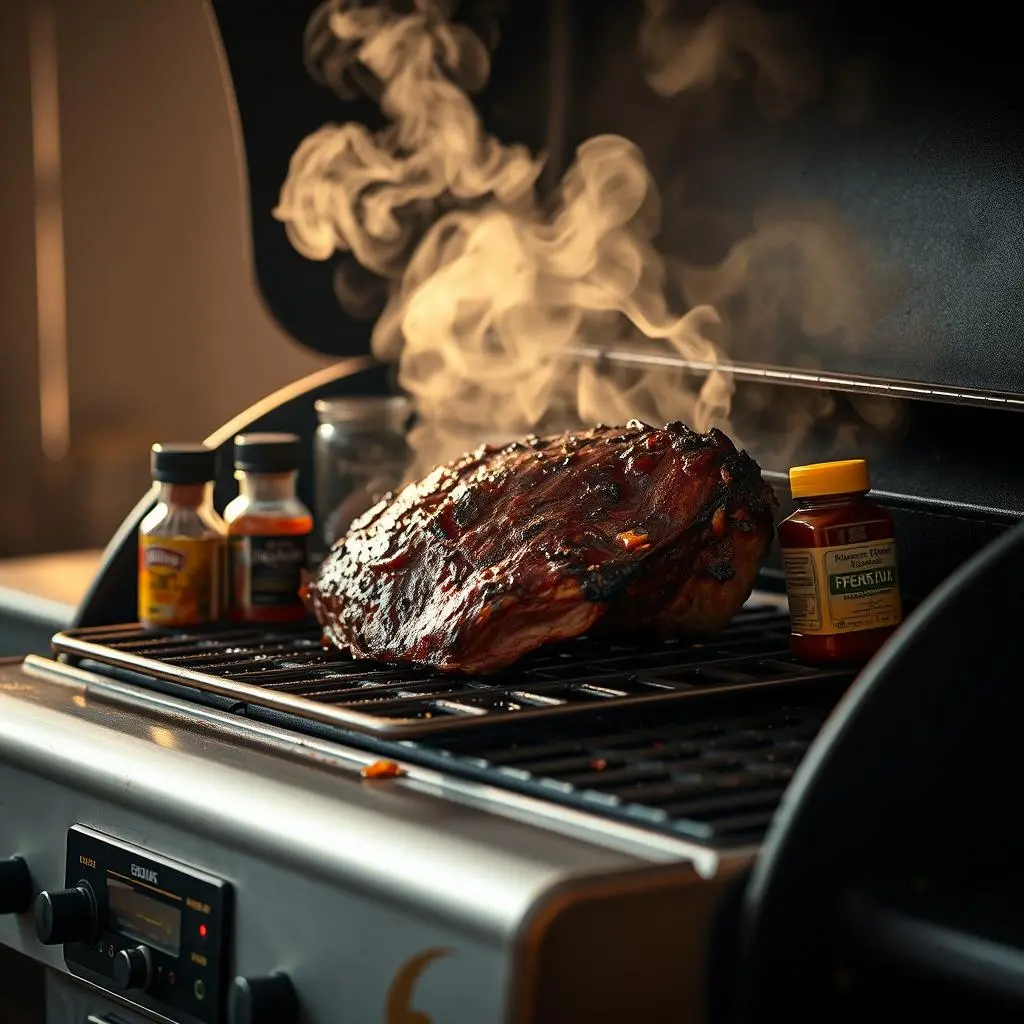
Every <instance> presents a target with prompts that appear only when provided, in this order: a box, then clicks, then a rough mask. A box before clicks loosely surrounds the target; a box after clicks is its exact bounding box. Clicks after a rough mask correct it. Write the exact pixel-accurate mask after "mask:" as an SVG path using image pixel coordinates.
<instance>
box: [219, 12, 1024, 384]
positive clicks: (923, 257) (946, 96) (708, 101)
mask: <svg viewBox="0 0 1024 1024" xmlns="http://www.w3.org/2000/svg"><path fill="white" fill-rule="evenodd" d="M317 6H318V5H317V4H316V3H314V2H312V0H300V2H297V3H290V4H252V3H250V2H248V0H211V9H212V11H213V14H214V20H215V22H216V26H217V28H218V29H219V35H220V39H221V41H222V43H223V48H224V52H225V55H226V60H227V68H228V74H227V75H226V77H227V78H228V81H227V82H226V84H227V86H228V88H231V89H233V92H234V97H235V99H236V101H237V109H238V112H239V117H240V122H241V134H242V138H243V140H244V161H245V167H246V170H247V172H248V184H249V200H250V207H251V226H252V233H253V258H254V262H255V271H256V277H257V280H258V283H259V286H260V288H261V290H262V292H263V295H264V297H265V299H266V301H267V303H268V305H269V307H270V309H271V311H272V312H273V313H274V315H275V316H276V317H277V318H278V320H279V321H280V322H281V324H282V325H283V326H284V328H285V329H286V330H287V331H288V332H289V333H290V334H291V335H292V336H293V337H295V338H296V340H298V341H299V342H301V343H302V344H303V345H306V346H308V347H311V348H313V349H316V350H318V351H321V352H325V353H331V354H346V355H348V354H359V353H364V352H366V351H367V350H368V345H369V331H370V326H369V324H368V323H357V322H356V321H355V320H353V319H351V318H350V317H348V316H347V315H346V314H345V313H343V312H342V310H341V307H340V306H339V304H338V302H337V300H336V298H335V292H334V284H333V277H334V273H335V271H336V269H337V267H338V266H339V265H340V264H341V263H342V262H344V261H343V259H342V258H341V257H338V256H335V257H334V258H332V259H330V260H327V261H325V262H318V261H313V260H308V259H305V258H304V257H302V256H300V255H299V254H298V253H297V252H296V251H295V250H294V249H293V247H292V246H291V244H290V243H289V241H288V239H287V238H286V235H285V231H284V228H283V226H282V225H281V224H280V223H278V222H277V221H275V220H274V219H273V217H272V216H271V210H272V209H273V208H274V206H275V205H276V203H277V201H278V198H279V193H280V188H281V185H282V183H283V182H284V180H285V177H286V174H287V169H288V164H289V160H290V158H291V155H292V153H293V152H294V151H295V149H296V147H297V146H298V144H299V143H300V142H301V140H302V139H303V138H304V137H305V136H306V135H308V134H309V133H310V132H312V131H314V130H316V129H318V128H320V127H321V126H322V125H324V124H327V123H332V122H333V123H342V122H345V121H355V122H358V123H361V124H365V125H367V126H368V127H370V128H371V129H376V128H379V127H381V126H382V125H383V124H385V123H386V122H385V119H384V118H383V116H382V114H381V112H380V109H379V107H378V105H377V104H376V103H375V102H372V101H370V100H369V99H365V98H362V99H358V100H342V99H340V98H339V97H338V96H336V95H335V94H334V93H332V92H331V91H330V89H328V88H327V87H325V86H324V85H322V84H319V83H317V82H315V81H314V80H313V78H312V77H311V75H310V73H309V71H308V70H307V67H306V65H305V63H304V59H303V38H304V32H305V28H306V25H307V23H308V21H309V18H310V15H311V14H312V13H313V11H314V10H315V9H316V8H317ZM755 6H761V7H763V8H765V9H767V6H768V5H766V4H764V3H763V2H762V3H761V4H760V5H755ZM556 7H564V8H565V9H566V11H567V12H568V13H567V17H568V22H567V24H568V28H566V22H564V21H563V22H557V19H555V20H554V21H553V20H552V18H551V17H550V13H551V11H552V10H553V9H554V8H556ZM700 7H701V5H695V4H692V3H688V2H684V3H681V4H679V5H678V8H679V11H680V12H681V14H683V15H686V14H689V16H690V17H691V18H693V19H694V20H696V19H698V18H700V17H702V16H703V15H702V13H701V12H700ZM771 7H772V8H773V10H774V12H775V13H774V14H773V18H775V19H776V20H774V21H772V22H771V23H770V26H771V31H770V32H769V33H768V35H769V36H770V38H771V40H772V43H771V45H773V46H774V45H775V43H776V42H779V44H780V45H781V44H782V42H783V41H784V40H785V38H786V30H787V23H786V22H784V21H782V20H780V19H781V18H782V17H791V18H793V19H795V21H796V23H797V24H799V25H800V26H801V28H802V31H804V32H805V33H806V34H807V37H808V43H807V45H806V46H805V47H802V48H801V50H800V51H796V50H792V49H791V50H790V51H788V52H792V53H794V54H795V56H791V57H789V58H787V60H786V61H785V62H783V64H782V70H783V71H784V72H785V74H784V75H783V78H785V79H786V80H787V81H791V82H792V83H796V84H794V85H793V89H794V95H798V94H801V90H802V92H803V94H805V95H806V96H807V97H809V98H808V99H807V100H806V101H805V102H803V103H802V104H800V103H796V106H797V108H798V109H796V111H795V112H794V113H788V112H787V111H786V110H784V109H782V110H779V111H776V113H775V114H774V115H772V116H771V117H769V118H766V117H765V116H764V115H762V114H761V113H760V112H759V111H758V110H757V102H758V92H757V90H758V89H761V90H762V91H764V90H765V89H767V90H768V91H769V92H770V91H771V87H772V82H771V75H770V74H768V72H769V71H770V70H772V69H771V68H770V67H769V65H768V64H767V63H766V64H765V74H763V75H762V76H761V79H760V80H756V77H753V76H752V77H748V78H744V77H743V76H742V75H741V76H740V77H739V78H737V79H736V80H735V81H731V80H730V76H729V75H724V74H723V75H722V76H721V77H720V79H719V81H718V82H717V83H716V84H714V85H712V86H707V87H705V88H703V89H700V90H695V91H692V92H689V93H685V94H683V95H681V96H679V97H677V98H675V99H665V98H664V97H660V96H658V95H657V94H656V93H655V92H654V91H653V90H652V89H651V88H650V87H649V86H648V85H647V84H646V83H645V82H644V79H643V65H642V64H641V61H640V60H639V58H638V56H637V53H638V44H637V40H638V30H639V19H640V17H641V15H642V10H643V5H640V4H637V5H625V4H618V3H616V2H614V0H563V2H562V3H561V4H551V3H549V2H548V0H523V2H521V3H516V4H514V5H513V4H501V3H497V4H496V3H495V2H494V0H463V2H462V3H460V4H458V5H456V8H457V11H456V16H457V17H458V18H459V19H461V20H464V21H467V22H469V23H470V24H471V25H473V26H474V27H476V28H477V30H478V32H479V33H481V34H482V35H483V37H484V38H492V37H493V38H497V39H498V43H497V48H496V49H495V50H494V51H493V54H492V69H491V76H490V79H489V82H488V85H487V86H486V87H485V89H484V90H483V91H482V92H481V93H480V94H479V95H477V96H475V97H474V98H475V100H476V102H477V106H478V108H479V109H480V110H481V111H482V113H483V115H484V118H485V124H486V127H487V128H488V130H490V131H493V132H494V133H495V134H496V135H497V136H498V137H499V138H500V139H501V140H502V141H503V142H506V143H513V142H522V143H524V144H526V145H527V146H529V147H530V148H531V150H532V151H534V152H539V151H541V150H542V149H544V148H548V149H551V150H552V151H553V156H552V160H553V162H554V166H552V168H551V179H550V180H554V178H556V177H557V176H558V175H559V174H560V173H561V171H562V170H564V166H565V163H566V162H567V159H568V158H569V157H571V154H572V152H573V151H574V149H575V147H576V146H577V145H579V143H580V142H582V141H583V140H584V139H586V138H589V137H592V136H594V135H597V134H600V133H602V132H615V133H620V134H622V135H625V136H626V137H627V138H631V139H633V140H634V141H635V142H637V143H638V144H639V145H640V147H641V148H642V149H643V151H644V153H645V156H646V158H647V161H648V163H649V165H650V166H651V168H652V171H653V172H654V174H655V177H656V179H657V180H658V183H659V186H660V189H661V192H662V196H663V197H665V196H670V197H672V201H671V203H666V204H665V205H666V208H667V209H668V210H669V212H670V213H671V214H672V216H666V217H665V218H664V222H665V223H664V229H663V231H662V232H661V235H660V236H659V238H658V244H659V247H661V248H662V249H663V250H667V251H670V252H673V253H677V254H680V255H681V256H682V257H683V258H684V259H686V260H687V261H693V262H697V263H717V262H718V261H719V260H721V259H722V257H723V256H724V254H725V253H726V252H727V251H728V248H729V246H730V245H732V244H733V243H734V242H735V241H737V240H738V239H740V238H744V237H748V236H749V235H750V234H751V232H752V231H753V230H755V229H756V228H757V226H758V224H759V223H760V224H761V225H764V223H765V222H766V218H767V219H768V221H770V220H771V218H772V217H778V218H781V219H780V220H779V223H780V224H781V225H782V228H781V229H780V230H783V231H789V232H790V234H791V240H792V242H793V246H799V245H800V244H801V243H800V238H799V230H800V228H801V225H803V226H805V227H806V225H807V224H808V223H811V224H817V225H818V226H819V227H821V229H822V232H824V233H821V234H820V239H819V241H820V244H821V249H820V255H822V256H824V257H826V258H831V257H832V255H834V253H835V251H836V249H837V247H839V246H840V245H843V244H846V243H847V242H848V243H850V245H851V246H852V248H853V249H860V250H863V252H864V253H865V254H866V256H865V258H866V259H867V261H868V263H869V264H870V267H871V269H872V271H878V272H879V273H880V274H881V277H880V278H879V281H880V282H881V283H880V284H879V287H877V288H874V287H872V288H870V289H868V290H867V291H865V293H864V308H859V307H858V305H857V304H856V303H853V304H852V306H851V309H850V310H849V314H850V316H855V315H858V314H863V316H864V317H865V318H866V321H865V323H864V324H862V325H861V327H860V328H858V329H857V330H856V331H854V333H856V334H857V338H856V339H855V340H850V338H849V337H848V335H849V334H850V330H849V329H851V328H852V325H851V324H850V323H844V322H842V320H843V318H842V317H840V318H839V321H837V322H836V323H835V324H834V325H833V326H834V329H833V330H831V331H825V330H824V329H821V330H816V336H815V337H814V338H813V339H812V340H813V344H807V343H806V334H807V332H806V331H804V330H803V327H806V326H807V324H806V323H804V324H803V326H801V323H800V322H799V321H800V319H801V318H803V319H804V320H806V319H807V318H812V319H813V317H814V315H815V311H814V309H813V308H812V306H811V305H807V306H805V307H804V308H803V309H802V310H801V309H793V310H791V314H792V315H791V316H789V317H783V318H780V319H779V321H778V325H777V327H778V329H777V330H776V331H774V332H772V334H771V336H770V337H768V338H765V337H758V338H756V339H755V338H753V337H752V336H751V340H750V342H749V345H748V346H747V348H750V350H747V348H745V347H744V342H743V341H742V340H738V341H737V342H736V343H735V345H737V346H738V350H736V351H732V352H730V353H729V355H730V357H731V358H733V359H735V360H737V361H739V362H741V363H744V364H747V363H758V364H774V365H776V366H778V367H781V368H784V369H785V368H788V369H798V370H799V369H802V370H808V369H809V370H815V371H827V372H831V373H837V374H852V375H854V376H857V375H865V376H869V377H871V378H873V379H885V380H890V381H893V382H900V381H904V382H910V383H913V384H917V385H922V384H923V385H926V386H937V387H941V388H945V389H946V390H952V391H953V392H956V391H957V389H980V390H982V391H990V392H994V393H1003V394H1016V395H1022V394H1024V360H1022V359H1021V358H1020V355H1019V351H1020V350H1019V339H1020V336H1021V329H1022V316H1021V304H1020V299H1019V289H1018V285H1019V281H1020V280H1021V278H1022V277H1024V215H1022V214H1024V179H1022V177H1021V175H1020V174H1019V168H1020V167H1021V166H1022V164H1024V139H1022V133H1021V130H1020V117H1019V114H1018V113H1017V112H1016V109H1015V108H1016V106H1017V104H1016V97H1017V94H1018V91H1019V90H1018V86H1017V83H1016V82H1015V80H1014V78H1015V70H1014V69H1015V67H1016V55H1015V53H1014V52H1013V50H1012V47H1013V46H1014V45H1015V38H1016V33H1015V31H1013V30H1014V28H1015V24H1014V22H1013V21H1012V20H1011V19H1012V17H1013V16H1012V13H1011V10H1012V8H1011V7H1010V6H1007V5H1005V4H998V3H996V2H995V0H982V3H981V6H980V8H979V7H978V6H975V7H972V9H971V14H970V16H969V17H965V16H964V13H963V11H962V10H960V9H959V8H955V7H949V8H936V9H935V10H931V11H929V14H928V16H927V18H923V19H912V18H904V19H900V18H894V17H893V16H892V11H891V7H890V6H888V5H885V4H883V3H881V2H880V0H868V2H865V0H842V2H839V3H836V4H829V5H820V4H817V5H814V4H808V3H804V2H797V0H788V2H783V3H781V4H778V3H776V4H772V5H771ZM495 11H496V12H497V18H498V20H497V24H498V25H499V26H500V33H499V34H498V36H495V35H494V33H492V32H490V31H489V30H488V27H487V26H488V25H489V24H491V16H492V15H493V13H494V12H495ZM557 24H561V25H562V28H561V31H560V32H559V31H558V29H557V28H556V27H555V26H556V25H557ZM725 27H726V28H728V23H725ZM723 35H724V36H725V38H727V39H728V38H733V42H734V49H735V52H734V53H732V58H733V60H732V67H733V70H735V68H736V67H738V66H740V65H741V64H742V62H743V61H742V60H741V58H742V59H746V60H748V62H750V63H753V64H756V63H757V56H758V54H757V52H756V47H750V46H749V44H744V43H743V42H742V40H743V39H745V38H748V37H749V33H747V34H745V33H744V32H741V31H738V30H737V31H736V32H734V33H730V32H728V31H723ZM744 46H747V48H748V49H750V50H751V52H750V53H748V52H746V50H745V49H744ZM787 46H788V44H787ZM583 55H585V56H586V59H582V57H583ZM805 58H807V59H806V60H805ZM814 62H817V71H818V74H817V75H816V76H815V75H813V74H812V70H813V65H814ZM804 64H806V65H807V67H806V68H804V69H803V70H801V69H802V68H803V65H804ZM774 70H775V71H776V72H778V71H779V68H775V69H774ZM804 71H806V75H805V79H806V81H805V82H804V84H799V83H800V82H801V79H800V75H801V74H804ZM798 85H799V88H798V87H797V86H798ZM549 91H551V94H552V95H554V92H555V91H557V93H558V96H559V103H558V104H554V105H553V104H552V103H551V102H549V101H548V94H549ZM762 98H763V97H762ZM794 102H795V101H794ZM554 106H558V107H560V108H562V107H564V112H565V116H564V123H562V124H557V123H555V122H554V121H552V120H551V118H553V117H554V116H555V115H553V114H551V110H552V109H553V107H554ZM680 172H682V174H683V175H684V176H685V190H684V191H682V192H680V191H679V189H678V188H677V187H676V185H678V176H679V174H680ZM824 207H828V208H829V209H831V210H833V211H834V212H835V213H836V214H837V215H838V216H839V217H840V218H841V219H842V221H843V222H844V223H845V225H846V226H847V228H848V230H847V229H846V228H844V229H843V230H842V231H840V232H839V233H838V234H836V235H835V236H831V235H829V234H828V230H829V223H830V222H829V221H828V219H827V218H825V219H816V218H817V216H818V213H820V211H821V209H823V208H824ZM787 209H788V210H789V211H790V212H791V213H786V212H785V211H786V210H787ZM772 210H774V211H775V212H774V213H772V212H771V211H772ZM815 211H818V213H816V212H815ZM815 244H818V243H815ZM793 246H791V247H790V248H789V249H788V250H787V248H786V246H785V245H779V246H777V247H776V248H774V249H772V250H771V251H770V253H768V255H767V256H765V257H763V258H767V259H770V260H771V261H772V263H773V265H776V266H777V267H778V268H779V270H780V273H781V274H782V275H783V276H785V275H787V274H788V275H791V277H793V278H794V279H795V278H799V277H800V275H806V274H808V273H811V272H813V270H814V269H815V266H814V264H815V261H814V260H808V259H805V260H804V261H803V262H798V263H796V264H793V263H787V260H788V259H789V258H790V256H792V253H793ZM835 266H836V267H837V268H839V272H838V273H837V274H836V275H835V278H834V279H833V280H831V281H830V282H825V281H824V278H820V277H819V278H816V279H815V281H814V284H815V285H816V286H822V285H823V284H826V283H827V284H828V288H825V289H824V290H823V291H822V292H821V296H820V303H821V308H819V309H818V310H817V313H818V315H820V316H823V317H824V318H825V319H826V320H827V319H828V317H829V315H830V314H829V308H828V307H829V306H830V305H831V306H832V307H833V310H832V311H833V312H834V311H835V307H836V306H837V305H838V302H837V300H836V298H835V296H837V295H838V294H839V293H840V292H842V293H843V294H844V295H847V296H849V295H850V294H853V293H852V292H851V291H850V288H851V286H852V285H851V280H852V277H854V276H856V273H858V272H859V271H860V269H862V265H861V264H859V263H848V264H847V263H842V262H839V263H836V264H835ZM844 268H845V269H846V270H848V271H849V273H848V274H846V275H845V276H844V274H843V269H844ZM768 283H769V284H770V283H771V282H768ZM776 283H777V282H776ZM806 284H807V282H806V281H803V282H801V286H802V287H804V286H806ZM829 289H830V290H831V293H832V294H831V296H830V295H829ZM734 298H735V296H734ZM729 301H731V300H730V299H729V297H728V296H725V297H724V298H723V303H724V304H725V305H728V303H729ZM781 301H785V299H784V297H783V299H782V300H781ZM844 301H848V299H846V300H844ZM733 312H735V310H734V311H733ZM750 346H754V347H752V348H751V347H750Z"/></svg>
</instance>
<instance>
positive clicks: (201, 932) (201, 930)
mask: <svg viewBox="0 0 1024 1024" xmlns="http://www.w3.org/2000/svg"><path fill="white" fill-rule="evenodd" d="M199 937H200V938H201V939H205V938H206V925H205V924H201V925H200V926H199Z"/></svg>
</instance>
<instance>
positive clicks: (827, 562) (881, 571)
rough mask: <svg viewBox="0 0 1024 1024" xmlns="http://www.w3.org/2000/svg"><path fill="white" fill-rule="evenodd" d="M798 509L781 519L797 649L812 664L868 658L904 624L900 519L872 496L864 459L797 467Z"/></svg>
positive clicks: (793, 477) (793, 473)
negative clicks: (897, 521)
mask: <svg viewBox="0 0 1024 1024" xmlns="http://www.w3.org/2000/svg"><path fill="white" fill-rule="evenodd" d="M789 482H790V489H791V491H792V494H793V499H794V502H795V504H796V511H795V512H794V513H793V514H792V515H791V516H789V517H788V518H787V519H784V520H783V521H782V522H781V523H780V524H779V545H780V547H781V548H782V561H783V567H784V569H785V573H786V592H787V594H788V596H789V613H790V622H791V634H790V648H791V650H792V652H793V654H794V656H795V657H797V658H799V659H800V660H801V661H809V662H818V663H821V662H851V663H852V662H856V663H863V662H866V661H867V660H868V659H869V658H870V657H871V656H872V655H873V654H874V653H875V652H876V651H877V650H878V649H879V647H881V646H882V644H883V643H885V641H886V640H887V639H888V638H889V637H890V636H891V635H892V633H893V631H894V630H895V629H896V627H897V626H898V625H899V624H900V622H901V621H902V607H901V601H900V589H899V573H898V570H897V564H896V543H895V534H894V530H893V522H892V516H891V515H890V514H889V513H888V511H886V510H885V509H884V508H882V507H881V506H879V505H876V504H875V503H874V502H872V501H870V500H869V499H868V497H867V494H868V491H869V490H870V489H871V480H870V477H869V474H868V467H867V463H866V462H864V460H863V459H850V460H847V461H844V462H824V463H818V464H816V465H812V466H794V467H793V468H792V469H791V470H790V471H789Z"/></svg>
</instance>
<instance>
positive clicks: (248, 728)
mask: <svg viewBox="0 0 1024 1024" xmlns="http://www.w3.org/2000/svg"><path fill="white" fill-rule="evenodd" d="M25 671H26V673H27V674H29V675H31V676H37V677H44V678H47V679H54V680H57V681H59V682H61V683H63V684H65V685H67V684H70V685H73V686H84V687H85V688H86V690H87V692H88V693H90V694H95V695H97V696H100V697H102V699H104V700H107V701H109V702H110V703H111V704H116V705H118V706H121V707H126V708H133V709H137V710H141V711H145V712H149V713H154V712H156V713H158V714H159V715H160V716H161V717H162V718H165V719H167V720H169V721H173V722H175V723H177V724H180V725H184V726H189V725H191V726H195V725H196V724H198V723H202V724H203V725H208V726H210V727H211V728H216V729H217V731H218V733H220V734H222V735H223V736H224V737H226V738H231V739H235V740H239V741H241V742H244V743H246V744H248V745H251V746H253V747H254V748H260V749H263V750H265V751H267V752H268V753H274V754H277V755H283V756H286V757H290V758H294V759H298V760H301V761H303V762H305V763H312V764H314V765H315V766H316V767H318V768H324V769H333V770H338V771H344V770H347V771H359V770H360V769H362V768H363V767H365V766H366V765H368V764H372V763H373V762H374V761H376V760H378V756H377V755H376V754H373V753H370V752H369V751H365V750H357V749H355V748H352V747H344V746H341V745H340V744H337V743H331V742H329V741H327V740H320V739H317V738H315V737H310V736H302V735H297V734H295V733H293V732H289V731H288V730H286V729H281V728H278V727H277V726H273V725H267V724H265V723H263V722H254V721H252V720H251V719H245V718H238V717H237V716H234V715H230V714H228V713H226V712H223V711H217V710H215V709H212V708H204V707H197V706H196V705H194V704H190V703H189V702H187V701H183V700H180V699H178V698H176V697H170V696H166V695H164V694H159V693H155V692H153V691H148V690H140V689H139V688H138V687H133V686H131V685H129V684H127V683H120V682H117V681H116V680H111V679H107V678H105V677H103V676H100V675H97V674H95V673H91V672H87V671H83V670H82V669H78V668H74V667H72V666H69V665H65V664H62V663H60V662H54V661H48V660H47V659H45V658H39V657H38V656H35V655H30V656H29V657H28V658H27V659H26V662H25ZM403 768H404V770H405V774H404V775H403V776H402V777H401V778H398V779H395V780H393V782H392V784H393V785H395V786H398V787H405V788H408V789H411V790H413V791H416V792H421V793H428V794H430V795H432V796H439V797H442V798H443V799H445V800H450V801H453V802H455V803H458V804H461V805H462V806H465V807H471V808H474V809H477V810H483V811H487V812H488V813H491V814H498V815H500V816H502V817H505V818H508V819H510V820H514V821H519V822H522V823H524V824H529V825H537V826H540V827H543V828H545V829H549V830H552V831H555V832H559V833H561V834H562V835H565V836H569V837H572V838H575V839H584V840H586V841H587V842H592V843H597V844H599V845H603V846H608V847H610V848H614V849H616V850H619V851H621V852H622V853H627V854H630V855H631V856H636V857H643V858H645V859H649V860H651V861H657V862H662V863H671V862H676V861H681V860H682V861H691V862H692V863H693V865H694V867H695V869H696V870H697V872H698V873H699V874H701V875H703V876H705V877H711V876H713V875H715V874H717V872H718V870H719V867H720V865H721V864H722V863H724V862H726V861H729V862H731V861H734V860H740V861H745V860H749V859H750V858H751V857H753V856H754V855H755V854H756V852H757V846H744V847H735V848H733V849H730V850H728V851H724V852H723V851H717V850H713V849H710V848H708V847H705V846H701V845H699V844H697V843H693V842H690V841H688V840H686V839H676V838H674V837H672V836H669V835H665V834H664V833H659V832H652V831H648V830H646V829H642V828H639V827H636V826H632V825H628V824H626V823H622V822H616V821H611V820H609V819H607V818H603V817H599V816H597V815H591V814H586V813H585V812H582V811H578V810H575V809H573V808H568V807H562V806H560V805H557V804H552V803H548V802H545V801H543V800H537V799H535V798H533V797H529V796H524V795H522V794H519V793H513V792H510V791H509V790H505V789H500V788H498V787H496V786H488V785H485V784H483V783H477V782H470V781H467V780H465V779H459V778H456V777H454V776H450V775H445V774H443V773H441V772H437V771H433V770H431V769H428V768H423V767H420V766H419V765H415V764H403Z"/></svg>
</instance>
